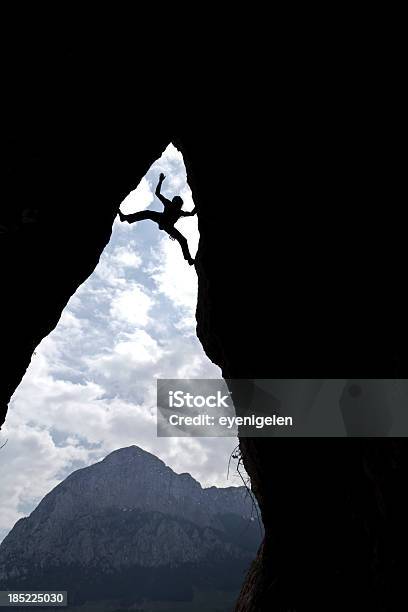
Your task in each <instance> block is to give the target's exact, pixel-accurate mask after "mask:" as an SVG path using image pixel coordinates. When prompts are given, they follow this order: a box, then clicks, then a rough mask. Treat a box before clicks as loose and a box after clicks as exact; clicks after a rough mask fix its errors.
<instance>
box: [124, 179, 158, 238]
mask: <svg viewBox="0 0 408 612" xmlns="http://www.w3.org/2000/svg"><path fill="white" fill-rule="evenodd" d="M153 199H154V195H153V192H152V190H151V188H150V185H149V183H148V181H147V179H146V177H143V178H142V180H141V181H140V183H139V185H138V186H137V188H136V189H135V190H134V191H131V192H130V193H129V195H128V196H127V197H126V198H125V199H124V200H123V202H122V204H121V205H120V209H121V211H122V212H123V213H124V214H125V215H128V214H129V213H132V212H135V211H136V210H142V209H143V208H147V207H148V206H149V204H151V203H152V202H153ZM124 225H125V227H126V224H124Z"/></svg>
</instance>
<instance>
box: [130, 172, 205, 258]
mask: <svg viewBox="0 0 408 612" xmlns="http://www.w3.org/2000/svg"><path fill="white" fill-rule="evenodd" d="M165 178H166V177H165V176H164V174H160V178H159V182H158V185H157V187H156V196H157V197H158V198H159V200H160V201H161V202H162V204H163V206H164V211H163V212H162V213H158V212H156V211H154V210H143V211H141V212H136V213H133V214H130V215H124V214H123V213H122V212H121V211H120V210H119V217H120V220H121V221H127V222H128V223H135V222H136V221H144V220H145V219H150V221H155V222H156V223H157V224H158V226H159V228H160V229H162V230H165V231H166V232H167V233H168V235H169V236H170V238H172V239H173V240H177V242H178V243H179V244H180V246H181V250H182V251H183V255H184V259H185V260H186V261H187V262H188V263H189V264H190V266H192V265H193V263H194V259H193V258H192V257H191V255H190V251H189V249H188V244H187V240H186V238H185V237H184V236H183V234H182V233H181V232H179V231H178V230H177V229H176V228H175V227H174V224H175V223H176V222H177V221H178V220H179V219H180V218H181V217H191V216H192V215H195V214H196V209H195V208H194V209H193V210H192V211H190V212H185V211H182V210H181V209H182V206H183V200H182V199H181V198H180V196H174V198H173V199H172V200H168V199H167V198H165V197H164V195H162V193H161V192H160V189H161V186H162V183H163V181H164V179H165Z"/></svg>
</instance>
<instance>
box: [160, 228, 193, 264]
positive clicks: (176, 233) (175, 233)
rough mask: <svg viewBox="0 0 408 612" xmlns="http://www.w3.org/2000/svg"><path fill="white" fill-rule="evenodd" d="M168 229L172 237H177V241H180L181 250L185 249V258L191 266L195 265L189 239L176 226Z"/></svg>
mask: <svg viewBox="0 0 408 612" xmlns="http://www.w3.org/2000/svg"><path fill="white" fill-rule="evenodd" d="M166 231H167V233H168V234H169V235H170V236H171V237H172V238H175V239H176V240H177V242H178V243H179V245H180V246H181V250H182V251H183V255H184V259H185V260H186V261H188V263H189V264H190V266H191V265H193V263H194V259H193V258H192V257H191V255H190V251H189V249H188V242H187V239H186V238H184V236H183V234H181V233H180V232H179V231H178V230H177V229H176V228H175V227H172V228H170V229H168V230H166Z"/></svg>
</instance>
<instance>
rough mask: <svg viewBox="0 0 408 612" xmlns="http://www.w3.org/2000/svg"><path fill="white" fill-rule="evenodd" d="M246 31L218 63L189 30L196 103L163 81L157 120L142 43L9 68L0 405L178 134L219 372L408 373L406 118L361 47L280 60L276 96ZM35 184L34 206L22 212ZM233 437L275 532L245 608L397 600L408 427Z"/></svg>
mask: <svg viewBox="0 0 408 612" xmlns="http://www.w3.org/2000/svg"><path fill="white" fill-rule="evenodd" d="M195 32H196V30H195ZM241 43H242V41H239V44H238V43H237V44H234V45H233V47H232V48H233V49H234V58H235V59H234V62H235V64H234V63H232V62H231V61H230V59H228V71H227V72H228V78H226V70H225V66H226V63H225V62H223V61H222V58H221V56H220V49H219V48H218V47H217V45H214V46H212V47H211V50H210V49H208V44H207V41H201V44H202V45H203V49H205V50H206V57H205V62H203V61H200V59H199V58H198V57H197V58H195V64H194V68H193V69H191V70H189V71H188V81H189V83H188V85H189V86H188V91H189V96H188V104H187V103H186V104H184V105H183V104H181V103H180V97H179V96H174V98H173V97H172V96H167V97H166V116H167V119H168V120H167V121H165V122H162V123H161V124H160V125H158V124H157V117H158V116H161V115H162V112H161V109H159V108H158V107H157V104H158V102H155V101H154V100H153V99H152V97H151V96H146V95H145V91H148V90H149V87H148V84H149V83H150V84H151V90H152V91H154V90H155V87H154V86H155V85H156V83H155V80H154V79H155V78H154V77H153V76H150V77H149V72H148V70H143V65H144V63H143V61H140V58H141V57H143V58H145V57H146V55H145V54H146V52H145V50H144V49H142V48H133V41H132V47H130V46H128V47H125V48H123V47H121V46H118V48H117V49H116V51H114V52H113V51H112V49H110V50H109V54H108V53H106V54H104V53H103V51H100V52H98V53H99V55H98V57H97V59H96V58H95V54H94V53H87V51H86V49H85V50H84V49H83V48H80V47H79V48H77V49H76V50H73V49H72V48H71V47H70V46H69V45H66V46H64V45H61V47H58V45H57V43H55V41H54V42H53V44H52V45H51V46H50V47H48V48H47V51H46V54H45V55H39V54H38V53H35V49H32V48H30V49H29V51H27V54H26V56H25V57H24V62H23V63H22V64H21V65H18V66H17V65H16V66H15V74H16V75H18V80H19V82H20V83H23V85H24V91H19V90H18V88H16V87H15V83H13V84H12V85H10V86H9V87H8V86H5V91H7V92H8V95H7V100H6V102H7V101H8V102H9V108H8V109H7V111H5V114H4V116H5V117H7V125H6V126H5V132H6V134H5V138H4V142H5V146H6V152H7V166H6V177H5V180H4V181H3V182H2V191H3V197H4V201H5V202H6V203H7V206H6V207H4V208H2V209H1V212H0V217H1V218H0V225H2V226H4V227H10V226H12V227H15V228H17V229H16V230H14V231H10V232H4V233H2V234H1V235H0V243H1V247H0V248H1V261H2V262H6V263H5V264H3V269H2V281H1V282H2V295H3V298H2V301H1V305H0V307H1V313H0V321H1V325H2V330H1V345H0V347H1V349H0V350H1V363H2V375H1V379H0V385H1V386H0V402H1V406H2V408H1V411H2V418H4V415H5V411H6V406H7V402H8V400H9V398H10V395H11V394H12V393H13V391H14V389H15V388H16V386H17V385H18V383H19V381H20V380H21V378H22V376H23V374H24V371H25V369H26V368H27V366H28V364H29V361H30V357H31V355H32V352H33V350H34V348H35V346H36V345H37V344H38V343H39V341H40V340H41V339H42V338H43V337H44V336H45V335H46V334H48V333H49V332H50V331H51V330H52V329H53V328H54V327H55V325H56V323H57V321H58V319H59V317H60V315H61V311H62V309H63V308H64V306H65V304H66V303H67V301H68V299H69V297H70V296H71V295H72V294H73V293H74V291H75V290H76V288H77V287H78V286H79V285H80V284H81V283H82V282H83V281H84V280H85V279H86V278H87V277H88V276H89V274H90V273H91V272H92V270H93V269H94V267H95V265H96V263H97V261H98V258H99V256H100V253H101V251H102V249H103V248H104V246H105V245H106V243H107V242H108V240H109V236H110V232H111V226H112V222H113V219H114V217H115V215H116V214H117V210H118V207H119V205H120V202H121V201H122V200H123V199H124V197H125V196H126V195H127V194H128V193H129V192H130V191H131V190H132V189H134V188H135V187H136V186H137V184H138V183H139V181H140V179H141V178H142V177H143V176H144V174H145V173H146V171H147V169H148V168H149V166H150V165H151V163H152V162H153V161H154V160H155V159H156V158H158V157H159V156H160V154H161V152H162V151H163V150H164V148H165V147H166V146H167V144H168V143H169V142H173V143H174V144H175V145H176V146H177V147H178V148H179V149H180V150H181V151H182V153H183V156H184V159H185V163H186V166H187V171H188V181H189V184H190V186H191V188H192V192H193V197H194V201H195V202H196V205H197V213H198V223H199V231H200V245H199V250H198V253H197V256H196V264H195V265H196V270H197V274H198V279H199V298H198V307H197V322H198V328H197V331H198V335H199V338H200V340H201V342H202V343H203V346H204V348H205V351H206V353H207V355H208V356H209V357H210V358H211V359H212V360H213V361H214V362H216V363H218V364H219V365H220V366H221V367H222V369H223V374H224V376H225V377H227V378H313V379H314V378H315V379H324V378H344V379H348V380H359V379H369V378H398V377H400V378H408V351H407V347H408V333H407V317H406V312H407V311H408V308H407V294H406V291H405V283H404V281H403V279H404V278H405V276H406V269H405V260H406V246H405V245H406V236H405V233H406V229H405V224H404V223H403V215H402V212H401V210H400V204H399V202H400V199H399V196H398V186H397V182H396V180H395V178H396V175H397V174H398V172H399V170H400V169H401V160H400V159H399V158H398V157H397V154H396V151H397V148H395V147H394V143H392V142H390V140H389V137H388V134H389V133H399V126H398V125H396V121H395V120H394V119H393V117H394V113H393V112H388V109H387V110H385V109H384V108H383V107H382V106H381V104H378V103H377V101H378V99H379V98H378V96H377V94H378V79H379V76H378V70H380V69H378V70H377V67H376V74H375V83H376V86H375V88H373V90H371V87H370V84H369V85H367V82H368V81H369V80H370V75H369V74H367V73H366V74H365V78H364V79H362V78H361V73H359V74H358V75H357V73H355V72H354V73H353V69H354V68H353V67H354V66H356V63H355V56H353V57H352V58H347V57H345V56H344V55H343V59H342V68H341V70H340V71H338V70H334V72H333V65H332V64H331V63H330V61H327V62H326V63H325V58H324V57H323V56H322V57H319V62H315V61H312V63H311V64H310V65H309V64H307V63H305V64H304V67H305V70H304V72H303V71H302V70H301V68H299V63H300V64H301V65H302V58H301V57H300V56H299V54H297V55H296V60H295V61H294V62H293V63H292V65H291V66H290V67H287V66H285V68H284V70H280V71H279V68H277V69H276V70H277V71H276V74H275V73H274V79H276V88H275V91H276V95H275V96H274V100H273V107H272V106H271V97H270V88H269V85H270V83H269V82H268V79H265V74H267V73H268V72H269V70H270V66H263V65H262V64H260V62H261V59H260V57H263V56H264V54H262V53H261V54H259V55H257V56H255V55H254V57H252V56H251V57H250V58H248V53H250V51H248V46H247V45H245V50H244V48H243V47H242V44H241ZM194 48H195V46H194V44H192V46H191V48H190V52H192V49H194ZM241 48H242V51H240V49H241ZM185 49H186V44H185V41H184V40H183V49H181V50H180V53H181V54H183V53H184V52H185ZM207 50H208V53H207ZM322 53H323V55H324V51H322ZM265 56H266V55H265ZM44 58H45V59H44ZM292 59H294V58H292ZM347 59H348V60H349V61H347ZM344 62H345V63H346V64H347V66H346V69H345V67H344ZM317 64H318V66H319V69H318V70H317V68H311V66H313V67H315V66H317ZM247 66H248V68H246V67H247ZM139 69H140V72H139V71H138V70H139ZM367 70H368V71H369V67H368V66H367ZM314 71H315V72H314ZM209 74H210V75H211V76H210V77H208V81H206V82H205V85H203V75H209ZM323 74H324V75H325V78H324V80H323V81H322V75H323ZM332 74H333V75H335V76H334V78H333V81H331V80H330V79H331V76H330V75H332ZM90 75H91V78H90ZM129 75H132V78H130V77H129ZM135 75H137V77H136V76H135ZM341 75H346V78H345V77H343V76H341ZM133 78H135V79H136V80H137V82H138V83H139V82H145V86H144V87H143V90H144V91H143V93H140V92H134V91H133V88H134V86H133ZM143 79H145V81H143ZM373 82H374V80H373ZM129 83H132V85H129ZM124 87H125V89H126V92H129V89H128V88H130V89H131V95H129V97H128V98H126V96H124V95H123V91H124ZM162 87H163V90H165V91H172V90H173V89H174V83H173V82H171V80H170V79H169V82H168V83H163V85H162ZM27 90H28V91H35V92H36V95H35V96H32V97H31V98H30V100H29V102H27V96H26V91H27ZM374 90H375V92H376V93H375V95H373V91H374ZM107 92H109V93H107ZM299 92H302V95H299ZM366 92H367V93H366ZM133 93H134V94H135V95H133ZM50 100H52V104H50V102H49V101H50ZM127 100H128V101H127ZM385 115H387V122H388V123H387V126H385V124H384V122H383V121H382V117H383V116H385ZM265 168H268V169H270V180H269V183H268V191H267V193H265V185H264V182H265ZM261 178H262V180H261ZM238 179H240V180H238ZM26 202H30V206H32V207H33V209H36V210H37V211H38V214H36V216H35V221H34V222H33V223H27V224H23V223H21V221H20V220H21V218H22V211H23V209H24V208H25V207H26ZM250 207H251V208H250ZM252 207H253V210H254V211H255V212H257V213H258V212H260V213H261V214H252ZM248 211H249V212H251V214H248ZM3 216H4V219H3ZM74 427H75V423H73V428H74ZM240 446H241V451H242V454H243V458H244V463H245V467H246V470H247V472H248V473H249V474H250V476H251V480H252V486H253V490H254V492H255V494H256V496H257V499H258V501H259V505H260V508H261V512H262V518H263V522H264V525H265V532H266V536H265V540H264V544H263V546H262V549H261V551H260V553H259V556H258V559H257V560H256V562H255V563H254V565H253V567H252V570H251V572H250V574H249V576H248V579H247V581H246V583H245V585H244V587H243V591H242V594H241V598H240V601H239V603H238V607H237V609H238V610H240V611H246V612H247V611H251V612H252V611H253V612H255V611H256V612H259V611H262V610H269V609H271V607H274V608H275V609H276V610H291V609H292V610H293V609H297V610H299V609H305V610H306V609H314V610H318V609H325V610H327V609H330V610H337V609H339V610H344V609H360V610H361V609H370V610H383V609H387V607H388V609H392V605H393V599H397V598H398V596H399V595H401V592H402V593H404V592H405V574H406V569H407V565H406V550H407V537H406V536H407V533H406V516H407V514H408V507H407V498H406V495H405V481H406V465H407V458H408V457H407V456H408V452H407V444H406V441H405V440H403V439H400V440H398V439H359V438H350V439H297V440H288V439H279V440H278V439H266V438H259V439H251V438H246V439H242V440H241V442H240ZM404 595H405V593H404Z"/></svg>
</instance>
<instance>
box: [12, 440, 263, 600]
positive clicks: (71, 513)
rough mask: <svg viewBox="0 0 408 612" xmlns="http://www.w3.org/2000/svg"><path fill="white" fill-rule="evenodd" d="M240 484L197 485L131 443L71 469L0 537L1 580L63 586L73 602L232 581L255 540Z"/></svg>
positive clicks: (168, 594) (189, 593)
mask: <svg viewBox="0 0 408 612" xmlns="http://www.w3.org/2000/svg"><path fill="white" fill-rule="evenodd" d="M253 514H254V511H253V508H252V502H251V500H250V498H249V496H248V495H247V491H246V490H245V488H244V487H229V488H226V489H217V488H216V487H211V488H209V489H203V488H202V487H201V485H200V484H199V483H198V482H197V481H196V480H194V479H193V478H192V477H191V476H190V475H189V474H176V473H175V472H173V470H171V469H170V468H169V467H168V466H166V465H165V464H164V463H163V461H161V460H160V459H158V458H157V457H155V456H154V455H151V454H150V453H147V452H146V451H144V450H142V449H140V448H138V447H136V446H132V447H129V448H124V449H120V450H118V451H115V452H113V453H111V454H110V455H108V456H107V457H106V458H105V459H104V460H103V461H101V462H99V463H96V464H94V465H91V466H90V467H87V468H84V469H81V470H78V471H76V472H74V473H73V474H71V475H70V476H68V478H66V479H65V480H64V481H63V482H62V483H61V484H60V485H58V486H57V487H55V489H53V490H52V491H51V492H50V493H49V494H48V495H46V496H45V497H44V499H43V500H42V501H41V503H40V504H39V505H38V506H37V508H36V509H35V510H34V511H33V512H32V514H31V515H30V516H29V517H27V518H24V519H21V520H20V521H18V522H17V523H16V525H15V526H14V528H13V529H12V531H11V532H10V533H9V535H8V536H7V537H6V538H5V540H4V541H3V543H2V544H1V546H0V588H1V589H8V588H14V589H17V588H30V589H41V588H43V589H48V590H50V589H63V590H67V591H68V592H69V600H70V602H71V603H82V602H84V601H88V600H92V601H95V600H96V601H97V600H98V599H100V598H102V599H115V598H119V599H121V600H123V599H125V600H126V601H127V602H128V603H131V602H132V601H141V600H143V599H147V600H155V599H158V600H165V601H169V600H170V601H173V600H174V601H176V600H189V599H191V598H192V597H193V590H194V589H199V590H206V589H209V588H211V589H217V588H218V589H223V590H234V591H236V590H237V589H238V588H239V585H240V583H241V581H242V578H243V574H244V572H245V570H246V569H247V568H248V565H249V563H250V561H251V560H252V559H253V557H254V555H255V553H256V550H257V547H258V544H259V541H260V531H259V526H258V525H257V523H256V521H255V520H254V516H253Z"/></svg>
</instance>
